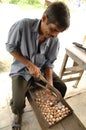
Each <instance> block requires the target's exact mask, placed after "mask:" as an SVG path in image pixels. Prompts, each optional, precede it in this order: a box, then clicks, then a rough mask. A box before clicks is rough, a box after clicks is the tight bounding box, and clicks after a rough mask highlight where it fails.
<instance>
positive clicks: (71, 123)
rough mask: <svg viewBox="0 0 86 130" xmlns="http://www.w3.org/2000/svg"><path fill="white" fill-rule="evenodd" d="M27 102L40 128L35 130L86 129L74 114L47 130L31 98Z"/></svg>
mask: <svg viewBox="0 0 86 130" xmlns="http://www.w3.org/2000/svg"><path fill="white" fill-rule="evenodd" d="M28 100H29V102H30V104H31V105H32V106H33V109H35V114H36V117H37V119H38V122H39V124H40V126H41V129H40V128H37V127H36V129H37V130H86V128H85V127H84V126H83V124H82V123H81V122H80V120H79V119H78V118H77V116H76V115H75V114H74V112H73V113H72V114H71V115H69V116H68V117H66V118H64V119H63V120H61V121H60V122H58V123H57V124H55V125H54V126H52V127H50V128H48V127H47V126H46V125H44V122H43V120H42V118H41V113H38V110H37V109H36V108H35V105H34V102H33V100H32V99H31V98H28ZM33 116H34V115H33ZM36 117H35V116H34V118H36ZM32 123H33V125H34V126H35V125H36V123H35V122H34V121H33V122H32ZM34 128H35V127H34ZM30 129H31V128H30ZM36 129H32V130H36Z"/></svg>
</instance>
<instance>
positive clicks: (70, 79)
mask: <svg viewBox="0 0 86 130" xmlns="http://www.w3.org/2000/svg"><path fill="white" fill-rule="evenodd" d="M79 79H80V76H77V77H72V78H66V79H62V81H63V82H70V81H74V80H79Z"/></svg>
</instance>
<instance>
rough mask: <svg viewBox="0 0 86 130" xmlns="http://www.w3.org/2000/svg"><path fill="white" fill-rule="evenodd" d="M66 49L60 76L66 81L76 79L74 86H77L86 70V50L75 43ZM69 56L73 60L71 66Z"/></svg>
mask: <svg viewBox="0 0 86 130" xmlns="http://www.w3.org/2000/svg"><path fill="white" fill-rule="evenodd" d="M65 50H66V53H65V56H64V60H63V63H62V67H61V71H60V73H59V77H60V78H61V79H62V80H63V81H64V82H70V81H74V80H76V83H75V85H74V86H75V87H77V85H78V83H79V81H80V79H81V76H82V74H83V72H84V70H86V52H85V51H84V50H82V49H80V48H78V47H76V46H75V45H72V46H70V47H68V48H66V49H65ZM69 58H71V59H72V60H73V64H72V66H71V67H69V66H67V63H68V60H69ZM65 77H66V78H65Z"/></svg>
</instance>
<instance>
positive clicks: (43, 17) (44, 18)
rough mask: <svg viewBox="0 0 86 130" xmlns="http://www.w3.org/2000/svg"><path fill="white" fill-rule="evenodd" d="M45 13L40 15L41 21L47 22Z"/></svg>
mask: <svg viewBox="0 0 86 130" xmlns="http://www.w3.org/2000/svg"><path fill="white" fill-rule="evenodd" d="M47 19H48V18H47V15H46V14H43V16H42V22H47Z"/></svg>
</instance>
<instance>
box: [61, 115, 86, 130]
mask: <svg viewBox="0 0 86 130" xmlns="http://www.w3.org/2000/svg"><path fill="white" fill-rule="evenodd" d="M62 125H63V127H64V129H65V130H86V128H85V127H84V125H83V124H82V123H81V122H80V120H79V119H78V117H77V116H76V115H75V114H74V113H73V114H72V115H70V116H69V117H67V118H65V120H63V121H62Z"/></svg>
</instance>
